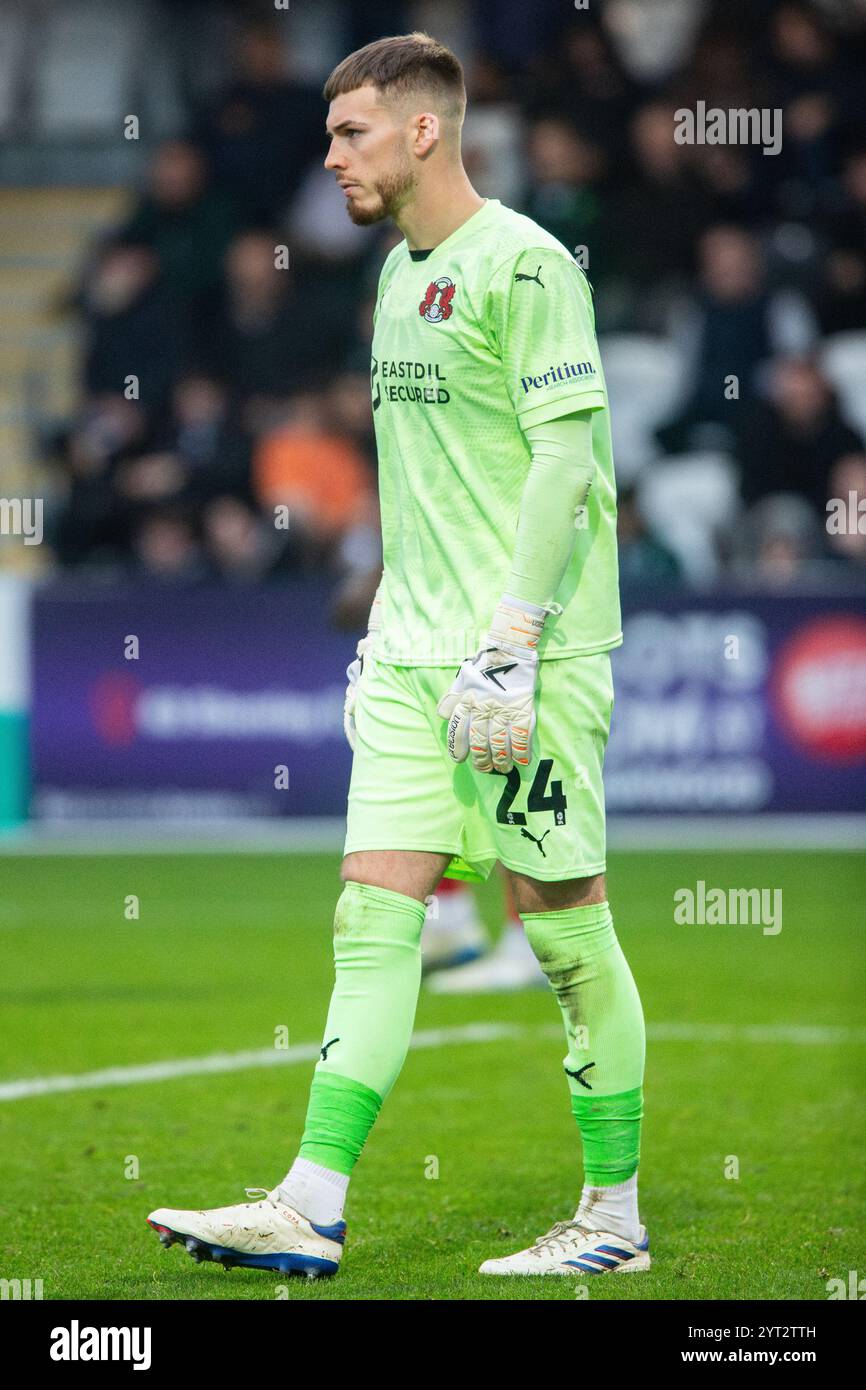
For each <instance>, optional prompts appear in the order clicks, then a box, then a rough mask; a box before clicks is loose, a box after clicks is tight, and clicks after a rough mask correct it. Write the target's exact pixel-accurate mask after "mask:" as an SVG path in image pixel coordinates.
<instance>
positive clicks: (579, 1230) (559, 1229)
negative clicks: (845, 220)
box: [478, 1218, 650, 1274]
mask: <svg viewBox="0 0 866 1390" xmlns="http://www.w3.org/2000/svg"><path fill="white" fill-rule="evenodd" d="M649 1267H650V1257H649V1236H648V1235H647V1230H646V1227H645V1226H641V1228H640V1234H639V1236H638V1238H637V1241H631V1240H626V1239H625V1238H624V1237H623V1236H616V1235H614V1234H613V1232H612V1231H599V1230H592V1229H591V1228H590V1227H589V1226H588V1225H585V1224H584V1222H583V1221H578V1220H577V1219H576V1218H575V1220H573V1221H557V1222H556V1225H555V1226H552V1227H551V1229H550V1230H549V1231H548V1232H547V1235H546V1236H539V1237H538V1239H537V1240H536V1242H535V1244H534V1245H530V1246H529V1248H528V1249H527V1250H518V1251H517V1253H516V1254H514V1255H504V1256H502V1258H501V1259H498V1260H485V1261H484V1264H483V1265H482V1266H481V1268H480V1269H479V1271H478V1273H479V1274H630V1273H632V1272H636V1271H638V1270H642V1269H649Z"/></svg>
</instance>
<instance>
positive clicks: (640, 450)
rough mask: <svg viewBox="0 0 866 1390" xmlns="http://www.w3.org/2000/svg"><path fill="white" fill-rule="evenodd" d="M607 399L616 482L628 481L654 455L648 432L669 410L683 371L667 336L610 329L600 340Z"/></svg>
mask: <svg viewBox="0 0 866 1390" xmlns="http://www.w3.org/2000/svg"><path fill="white" fill-rule="evenodd" d="M599 349H600V352H601V361H602V367H603V368H604V375H605V381H606V382H607V389H608V393H609V396H610V403H611V428H612V431H613V446H614V458H615V459H616V471H617V477H618V478H619V480H620V482H622V483H627V482H631V481H632V480H633V479H634V478H635V477H636V475H637V474H638V473H639V472H640V470H641V469H642V468H643V467H644V465H645V464H647V463H649V462H650V461H651V460H652V459H654V458H656V457H657V456H658V452H659V449H658V445H657V443H656V441H655V438H654V435H653V431H654V430H655V429H656V428H657V427H658V426H659V425H660V424H662V423H663V422H664V421H665V420H667V419H668V418H669V417H670V416H671V415H672V413H673V412H674V410H675V408H676V406H677V405H678V403H679V401H680V400H681V398H682V396H683V391H684V382H685V377H686V373H685V370H684V363H683V360H682V356H681V353H680V352H679V350H678V349H677V347H676V346H675V345H674V344H673V343H672V342H670V341H669V340H668V339H667V338H655V337H652V336H650V335H649V334H641V333H611V334H607V335H605V336H604V337H602V338H601V339H600V340H599Z"/></svg>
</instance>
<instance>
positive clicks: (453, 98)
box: [322, 31, 466, 122]
mask: <svg viewBox="0 0 866 1390" xmlns="http://www.w3.org/2000/svg"><path fill="white" fill-rule="evenodd" d="M364 86H373V87H377V88H379V90H380V91H381V92H383V93H384V94H385V95H386V96H393V97H396V98H397V99H398V100H399V99H400V98H401V97H404V96H408V95H409V94H410V93H414V92H421V91H429V92H432V93H433V94H435V95H436V96H438V97H439V99H440V100H441V102H442V106H443V114H444V115H446V116H447V117H449V118H450V119H452V120H456V121H457V122H461V121H462V120H463V114H464V112H465V110H466V85H465V83H464V81H463V68H462V66H461V64H460V60H459V58H457V57H455V55H454V54H453V53H452V52H451V50H450V48H446V47H445V45H444V43H439V41H438V40H437V39H434V38H431V37H430V35H429V34H424V33H421V32H420V31H416V32H415V33H414V34H395V35H393V36H392V37H391V38H386V39H376V40H375V41H374V42H373V43H368V44H365V46H364V47H363V48H359V49H357V51H356V52H355V53H350V54H349V56H348V57H347V58H344V59H343V61H342V62H341V63H338V64H337V66H336V67H335V68H334V71H333V72H332V73H331V75H330V77H329V78H328V80H327V82H326V83H325V85H324V87H323V88H322V96H323V97H324V98H325V101H333V100H334V97H339V96H344V95H345V94H346V92H354V91H357V89H358V88H359V87H364Z"/></svg>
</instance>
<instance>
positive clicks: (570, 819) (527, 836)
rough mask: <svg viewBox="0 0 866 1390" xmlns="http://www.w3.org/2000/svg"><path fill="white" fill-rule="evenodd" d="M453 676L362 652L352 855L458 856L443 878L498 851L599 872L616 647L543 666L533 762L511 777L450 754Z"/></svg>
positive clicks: (470, 872) (527, 866)
mask: <svg viewBox="0 0 866 1390" xmlns="http://www.w3.org/2000/svg"><path fill="white" fill-rule="evenodd" d="M453 680H454V668H453V667H450V666H448V667H438V666H389V665H386V664H384V663H383V662H378V661H376V660H374V659H371V658H369V657H368V658H366V659H365V661H364V669H363V672H362V674H361V679H360V682H359V685H358V696H357V703H356V706H355V729H356V738H355V756H354V760H353V763H352V780H351V783H350V786H349V807H348V820H347V827H346V844H345V850H344V852H345V853H346V854H351V853H352V852H353V851H355V850H362V849H415V850H429V851H433V852H437V853H440V854H450V855H451V856H452V858H451V863H450V864H449V866H448V868H447V869H446V871H445V872H446V876H447V877H448V878H462V879H469V880H471V881H473V882H483V881H484V880H485V879H486V878H488V876H489V875H490V872H491V870H492V869H493V866H494V865H495V863H496V861H497V860H499V861H500V862H501V863H502V864H504V865H505V866H506V868H509V869H514V870H515V871H516V872H518V873H522V874H528V875H530V877H532V878H540V879H549V880H552V881H559V880H563V879H569V878H584V877H587V876H588V875H590V874H599V873H603V872H604V868H605V823H604V788H603V785H602V766H603V762H604V750H605V747H606V745H607V738H608V733H609V731H610V716H611V710H612V708H613V681H612V678H611V669H610V655H609V653H607V652H601V653H598V654H596V655H593V656H574V657H558V658H556V659H555V660H552V661H542V662H541V663H540V665H539V679H538V690H537V694H536V712H537V723H536V726H535V733H534V736H533V759H532V763H531V764H530V766H529V767H527V768H519V769H518V768H515V769H514V770H513V771H512V772H510V773H508V774H505V773H495V772H476V771H475V770H474V769H473V768H472V766H471V764H470V763H469V762H468V761H467V762H465V763H455V762H453V761H452V759H451V758H450V757H449V755H448V750H447V747H446V741H445V740H446V731H447V727H448V725H447V720H445V719H442V718H441V716H440V715H438V714H437V713H436V706H437V704H438V702H439V700H440V699H441V697H442V696H443V695H444V694H445V692H446V690H448V689H449V687H450V686H451V684H452V682H453Z"/></svg>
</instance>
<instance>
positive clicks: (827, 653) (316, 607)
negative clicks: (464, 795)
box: [31, 582, 866, 819]
mask: <svg viewBox="0 0 866 1390" xmlns="http://www.w3.org/2000/svg"><path fill="white" fill-rule="evenodd" d="M328 605H329V592H328V590H327V589H326V588H325V587H324V586H323V585H320V584H318V583H315V582H304V583H297V584H292V585H291V586H285V587H283V586H275V587H272V588H270V587H269V588H261V589H241V588H238V589H233V588H209V587H202V588H197V587H194V588H174V587H162V586H147V587H132V586H130V587H128V588H123V589H117V588H113V589H111V590H105V589H103V588H101V587H96V586H93V585H91V586H88V587H84V586H76V585H69V584H66V585H63V586H50V587H46V588H44V589H42V590H41V591H40V592H39V593H38V594H37V596H36V599H35V611H34V622H33V709H32V725H31V727H32V762H33V787H34V791H33V811H34V814H35V815H37V816H39V817H48V818H68V817H80V816H89V815H94V816H99V817H100V818H102V817H105V816H112V817H115V816H125V815H134V816H140V815H156V816H159V817H160V818H161V819H170V818H173V817H183V818H187V819H201V818H207V817H210V816H215V817H225V816H234V815H259V816H320V815H342V814H343V813H344V811H345V804H346V792H347V788H348V782H349V772H350V765H351V754H350V752H349V749H348V746H347V744H346V741H345V737H344V734H343V727H342V706H343V693H344V689H345V676H344V672H345V667H346V665H347V663H348V661H350V660H351V659H352V657H353V655H354V644H355V638H354V636H351V635H347V634H344V633H337V632H334V631H333V630H331V629H330V628H329V626H328V622H327V613H328ZM614 672H615V688H616V704H615V709H614V718H613V729H612V734H611V740H610V744H609V746H608V753H607V760H606V775H605V783H606V788H607V799H608V809H609V811H610V812H611V813H613V814H616V813H623V814H632V813H642V814H654V813H659V814H665V815H671V814H678V813H686V814H689V815H692V816H696V815H701V814H714V815H718V814H720V813H728V814H736V813H740V814H742V813H747V812H748V813H755V812H773V813H780V812H811V813H814V812H820V811H835V812H848V813H851V812H861V811H863V810H864V809H866V597H864V595H863V594H860V595H849V596H841V595H819V596H812V597H805V596H793V595H777V596H760V597H756V596H752V595H749V594H735V593H717V594H712V595H693V594H690V595H680V594H673V593H672V594H669V595H667V596H665V597H661V596H660V597H656V598H653V599H651V600H647V601H645V602H643V603H640V604H637V605H636V604H631V605H625V643H624V646H623V647H622V648H621V649H620V650H619V651H617V652H615V653H614Z"/></svg>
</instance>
